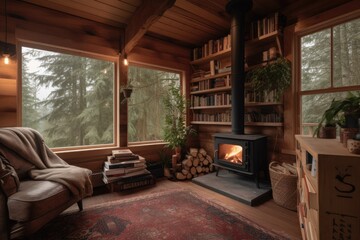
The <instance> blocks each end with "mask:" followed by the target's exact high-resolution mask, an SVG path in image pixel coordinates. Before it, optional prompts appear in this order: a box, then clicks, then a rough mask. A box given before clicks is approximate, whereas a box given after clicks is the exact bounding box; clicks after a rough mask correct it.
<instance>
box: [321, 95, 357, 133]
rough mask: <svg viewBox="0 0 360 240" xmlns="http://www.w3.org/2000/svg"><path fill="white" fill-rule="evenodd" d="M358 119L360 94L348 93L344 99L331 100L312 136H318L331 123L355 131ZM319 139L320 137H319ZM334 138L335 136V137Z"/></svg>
mask: <svg viewBox="0 0 360 240" xmlns="http://www.w3.org/2000/svg"><path fill="white" fill-rule="evenodd" d="M359 117H360V92H355V93H352V92H349V93H348V96H347V97H346V98H344V99H339V100H335V99H333V100H332V102H331V104H330V106H329V108H328V109H326V110H325V112H324V114H323V116H322V117H321V119H320V122H319V124H318V126H317V128H316V129H315V132H314V135H319V133H320V130H321V129H322V128H323V125H324V123H325V126H326V125H328V124H329V123H331V124H332V125H334V124H335V123H338V125H340V127H342V128H353V129H357V128H358V127H359V126H358V119H359ZM320 137H321V136H320ZM335 137H336V136H335Z"/></svg>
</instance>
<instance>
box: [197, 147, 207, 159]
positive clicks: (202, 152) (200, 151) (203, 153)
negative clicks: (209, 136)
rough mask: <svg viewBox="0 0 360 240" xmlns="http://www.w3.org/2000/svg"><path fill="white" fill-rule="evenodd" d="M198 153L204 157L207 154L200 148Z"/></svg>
mask: <svg viewBox="0 0 360 240" xmlns="http://www.w3.org/2000/svg"><path fill="white" fill-rule="evenodd" d="M199 153H201V154H202V155H203V156H204V157H205V156H206V155H207V153H206V151H205V149H203V148H200V150H199Z"/></svg>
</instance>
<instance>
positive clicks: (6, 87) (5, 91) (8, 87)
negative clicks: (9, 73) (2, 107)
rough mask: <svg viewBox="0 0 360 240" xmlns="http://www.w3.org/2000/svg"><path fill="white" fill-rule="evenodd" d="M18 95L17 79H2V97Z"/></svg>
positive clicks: (0, 85) (0, 94)
mask: <svg viewBox="0 0 360 240" xmlns="http://www.w3.org/2000/svg"><path fill="white" fill-rule="evenodd" d="M16 95H17V94H16V79H6V78H0V96H16Z"/></svg>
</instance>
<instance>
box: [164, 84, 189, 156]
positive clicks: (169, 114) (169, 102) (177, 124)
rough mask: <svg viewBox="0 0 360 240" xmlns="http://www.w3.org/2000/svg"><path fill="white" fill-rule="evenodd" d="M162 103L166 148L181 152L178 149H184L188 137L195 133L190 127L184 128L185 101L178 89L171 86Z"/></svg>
mask: <svg viewBox="0 0 360 240" xmlns="http://www.w3.org/2000/svg"><path fill="white" fill-rule="evenodd" d="M163 102H164V107H165V126H164V140H165V141H166V142H168V144H167V147H170V148H172V149H174V150H176V151H181V150H179V149H183V148H184V146H185V144H186V141H187V139H188V136H189V135H192V134H195V133H196V131H195V129H194V128H193V127H192V126H186V123H185V117H186V106H187V101H186V99H185V97H184V96H183V95H182V94H181V93H180V91H179V88H178V87H176V86H175V85H174V84H173V85H171V87H170V89H169V91H168V94H166V96H165V97H164V99H163Z"/></svg>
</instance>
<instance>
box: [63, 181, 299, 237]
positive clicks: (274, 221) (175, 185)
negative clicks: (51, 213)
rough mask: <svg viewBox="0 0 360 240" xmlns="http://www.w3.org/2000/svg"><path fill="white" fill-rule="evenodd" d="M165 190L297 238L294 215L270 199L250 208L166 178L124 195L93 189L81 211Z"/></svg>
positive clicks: (186, 183) (207, 190) (202, 188)
mask: <svg viewBox="0 0 360 240" xmlns="http://www.w3.org/2000/svg"><path fill="white" fill-rule="evenodd" d="M168 189H186V190H189V191H192V192H195V193H197V194H198V195H201V196H204V198H207V199H210V200H212V201H213V202H216V203H217V204H219V205H221V206H223V207H225V208H227V209H229V210H231V211H233V212H236V213H238V214H240V215H242V216H243V217H246V218H248V219H250V220H252V221H254V222H256V223H257V224H258V225H260V226H262V227H264V228H266V229H270V230H272V231H274V232H276V233H278V234H279V235H282V236H286V237H288V238H290V239H291V240H294V239H301V233H300V228H299V221H298V217H297V213H296V212H293V211H290V210H287V209H285V208H283V207H280V206H278V205H277V204H276V203H275V202H274V201H273V200H272V199H271V200H269V201H267V202H265V203H263V204H261V205H260V206H256V207H251V206H248V205H245V204H243V203H241V202H238V201H236V200H233V199H231V198H229V197H226V196H223V195H221V194H219V193H216V192H213V191H211V190H209V189H206V188H204V187H201V186H199V185H197V184H194V183H192V182H191V181H185V182H173V181H169V180H167V179H160V180H158V181H157V183H156V186H153V187H147V188H141V189H137V190H128V191H126V192H113V193H109V192H108V191H107V190H106V189H101V188H100V189H95V192H94V196H92V197H89V198H86V199H84V201H83V203H84V209H85V210H86V208H87V207H91V206H94V205H97V204H100V203H104V202H110V201H116V200H120V199H125V198H131V197H135V196H141V195H144V194H149V193H155V192H162V191H166V190H168ZM76 209H77V207H76V205H74V206H72V207H71V208H70V209H68V210H67V211H74V210H76Z"/></svg>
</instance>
